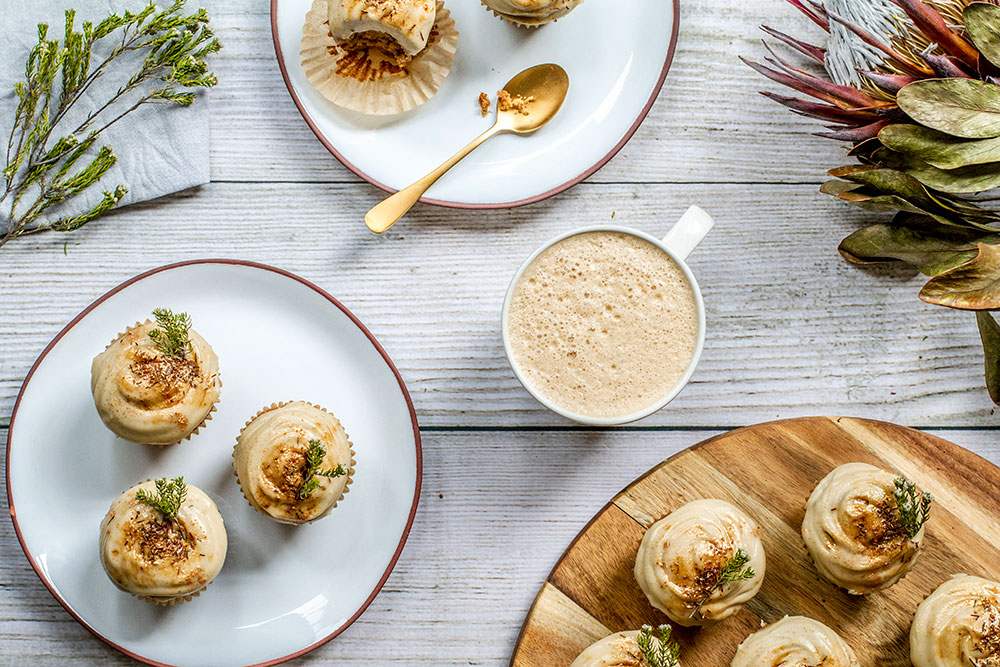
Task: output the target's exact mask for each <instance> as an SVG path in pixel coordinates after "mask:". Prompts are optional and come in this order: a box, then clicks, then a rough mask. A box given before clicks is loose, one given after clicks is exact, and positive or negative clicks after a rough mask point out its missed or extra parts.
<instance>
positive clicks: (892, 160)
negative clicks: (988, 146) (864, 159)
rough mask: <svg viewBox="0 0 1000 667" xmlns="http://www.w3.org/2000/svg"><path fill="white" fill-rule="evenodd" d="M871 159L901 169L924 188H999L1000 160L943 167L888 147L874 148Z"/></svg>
mask: <svg viewBox="0 0 1000 667" xmlns="http://www.w3.org/2000/svg"><path fill="white" fill-rule="evenodd" d="M872 159H873V160H874V161H875V162H876V163H877V164H878V165H879V166H882V167H888V168H890V169H896V170H899V171H902V172H904V173H906V174H909V175H910V176H913V177H914V178H915V179H917V180H918V181H920V182H921V183H923V184H924V185H926V186H927V187H929V188H933V189H935V190H939V191H940V192H945V193H948V194H969V193H975V192H985V191H987V190H992V189H993V188H997V187H1000V162H992V163H987V164H976V165H971V166H969V167H962V168H960V169H951V170H946V169H938V168H937V167H934V166H932V165H930V164H928V163H926V162H924V161H923V160H921V159H918V158H915V157H912V156H909V155H904V154H902V153H897V152H896V151H894V150H891V149H888V148H881V149H879V150H877V151H875V153H873V154H872Z"/></svg>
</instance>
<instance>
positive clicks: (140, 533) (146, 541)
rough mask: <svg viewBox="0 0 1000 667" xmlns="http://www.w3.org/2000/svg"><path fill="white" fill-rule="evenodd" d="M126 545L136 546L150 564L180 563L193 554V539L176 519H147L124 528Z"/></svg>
mask: <svg viewBox="0 0 1000 667" xmlns="http://www.w3.org/2000/svg"><path fill="white" fill-rule="evenodd" d="M124 533H125V545H126V546H127V547H130V548H134V549H135V550H136V551H137V552H138V553H139V555H140V556H142V559H143V560H145V561H146V562H147V563H150V564H157V563H160V562H162V561H166V562H169V563H180V562H183V561H184V560H187V558H188V556H190V555H191V541H190V539H189V537H188V535H187V533H186V532H185V531H184V530H183V528H181V526H180V525H179V524H178V523H177V522H175V521H162V520H159V519H146V520H139V521H134V522H131V523H129V524H128V525H126V526H125V528H124Z"/></svg>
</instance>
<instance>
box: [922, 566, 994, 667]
mask: <svg viewBox="0 0 1000 667" xmlns="http://www.w3.org/2000/svg"><path fill="white" fill-rule="evenodd" d="M910 660H912V661H913V664H914V667H967V666H968V665H974V666H975V667H994V666H995V665H1000V582H996V581H990V580H988V579H983V578H981V577H971V576H966V575H963V574H958V575H955V576H954V577H952V578H951V579H949V580H948V581H946V582H944V583H943V584H941V585H940V586H938V587H937V589H936V590H935V591H934V592H933V593H931V594H930V595H929V596H927V599H925V600H924V601H923V602H921V603H920V606H919V607H917V614H916V616H915V617H914V618H913V625H912V626H911V627H910Z"/></svg>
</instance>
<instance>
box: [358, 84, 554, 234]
mask: <svg viewBox="0 0 1000 667" xmlns="http://www.w3.org/2000/svg"><path fill="white" fill-rule="evenodd" d="M503 90H504V91H505V92H506V93H507V94H509V95H510V96H511V98H512V100H513V102H514V104H512V105H510V107H509V108H504V109H501V108H500V101H499V100H498V101H497V122H496V123H495V124H494V125H493V127H491V128H490V129H488V130H487V131H486V132H484V133H483V134H481V135H480V136H479V137H477V138H476V139H474V140H473V141H472V142H471V143H470V144H469V145H467V146H466V147H465V148H463V149H462V150H460V151H459V152H458V153H457V154H455V155H454V156H453V157H452V158H451V159H450V160H448V161H447V162H445V163H444V164H442V165H441V166H440V167H438V168H437V169H435V170H434V171H432V172H431V173H429V174H427V175H426V176H424V177H423V178H421V179H420V180H419V181H417V182H416V183H414V184H413V185H411V186H410V187H408V188H406V189H405V190H400V191H399V192H397V193H396V194H394V195H392V196H391V197H389V198H388V199H386V200H384V201H383V202H382V203H381V204H379V205H377V206H375V207H374V208H373V209H372V210H370V211H368V213H367V215H365V224H366V225H368V229H370V230H372V231H373V232H375V233H376V234H381V233H382V232H384V231H385V230H387V229H389V228H390V227H392V226H393V225H394V224H396V222H398V221H399V219H400V218H402V217H403V216H404V215H406V212H407V211H409V210H410V209H411V208H413V205H414V204H416V203H417V202H418V201H419V200H420V198H421V197H423V196H424V193H425V192H427V189H428V188H430V187H431V186H432V185H434V184H435V183H437V181H438V179H439V178H441V177H442V176H444V175H445V174H446V173H447V172H448V170H449V169H451V168H452V167H454V166H455V165H456V164H458V163H459V162H461V161H462V159H463V158H465V156H467V155H468V154H469V153H471V152H472V151H474V150H476V149H477V148H479V147H480V146H481V145H482V144H483V142H485V141H486V140H487V139H490V138H491V137H495V136H496V135H498V134H502V133H504V132H512V133H514V134H530V133H532V132H534V131H535V130H538V129H539V128H541V127H542V126H543V125H545V124H546V123H548V122H549V121H550V120H552V118H553V117H554V116H555V115H556V114H557V113H558V112H559V109H560V108H561V107H562V105H563V102H564V101H565V100H566V94H567V93H568V92H569V75H568V74H566V70H564V69H563V68H562V67H560V66H559V65H553V64H547V65H535V66H534V67H529V68H528V69H526V70H524V71H523V72H521V73H520V74H518V75H517V76H515V77H514V78H513V79H511V80H510V81H508V82H507V85H505V86H504V87H503Z"/></svg>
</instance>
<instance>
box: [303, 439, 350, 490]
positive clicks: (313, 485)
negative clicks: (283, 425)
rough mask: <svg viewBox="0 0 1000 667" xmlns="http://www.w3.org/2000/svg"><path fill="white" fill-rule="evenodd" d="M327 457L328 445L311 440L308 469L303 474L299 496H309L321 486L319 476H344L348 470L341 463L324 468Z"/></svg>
mask: <svg viewBox="0 0 1000 667" xmlns="http://www.w3.org/2000/svg"><path fill="white" fill-rule="evenodd" d="M324 458H326V447H324V446H323V443H321V442H320V441H319V440H310V441H309V448H308V449H307V450H306V469H305V472H304V473H303V474H302V486H301V488H299V498H302V499H305V498H308V497H309V494H311V493H312V492H313V491H315V490H316V489H318V488H319V484H320V482H319V479H317V478H318V477H329V478H330V479H334V478H336V477H343V476H344V475H346V474H347V470H346V469H345V468H344V466H343V465H342V464H340V463H338V464H337V466H336V467H335V468H330V469H328V470H322V467H323V459H324Z"/></svg>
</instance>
